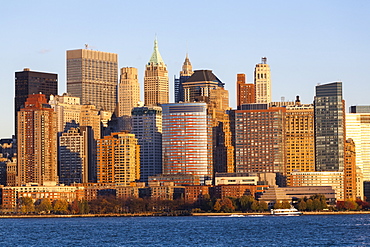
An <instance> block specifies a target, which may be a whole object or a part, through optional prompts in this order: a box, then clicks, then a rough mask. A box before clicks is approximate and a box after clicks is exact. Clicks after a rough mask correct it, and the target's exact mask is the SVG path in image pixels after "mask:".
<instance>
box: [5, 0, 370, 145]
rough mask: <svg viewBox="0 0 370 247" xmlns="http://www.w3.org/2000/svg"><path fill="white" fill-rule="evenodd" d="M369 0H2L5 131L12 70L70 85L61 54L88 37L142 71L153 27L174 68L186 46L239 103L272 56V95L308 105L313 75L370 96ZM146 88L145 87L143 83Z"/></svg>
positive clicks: (356, 101) (351, 95)
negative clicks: (240, 84) (241, 83)
mask: <svg viewBox="0 0 370 247" xmlns="http://www.w3.org/2000/svg"><path fill="white" fill-rule="evenodd" d="M369 13H370V1H366V0H363V1H361V0H358V1H341V0H336V1H334V0H327V1H323V0H321V1H316V0H313V1H290V0H287V1H276V0H275V1H270V0H265V1H241V0H240V1H218V0H213V1H207V0H205V1H194V0H188V1H149V0H148V1H123V0H121V1H119V0H110V1H93V0H92V1H76V0H75V1H68V0H66V1H50V0H49V1H43V0H39V1H23V0H20V1H3V2H2V3H1V7H0V31H1V35H0V41H1V42H0V44H1V46H0V83H1V90H0V103H1V106H2V107H1V108H0V115H1V125H0V138H7V137H11V135H12V134H13V119H14V117H13V102H14V72H16V71H21V70H23V68H30V69H31V70H35V71H43V72H54V73H58V75H59V94H62V93H64V92H65V91H66V81H65V73H66V71H65V64H66V62H65V52H66V50H69V49H80V48H83V47H84V44H89V45H90V47H91V48H92V49H94V50H100V51H106V52H113V53H117V54H118V57H119V67H125V66H132V67H137V68H138V70H139V78H140V83H141V85H142V84H143V74H144V67H145V64H146V63H147V62H148V60H149V58H150V56H151V54H152V50H153V40H154V37H155V35H157V38H158V43H159V50H160V52H161V55H162V57H163V59H164V61H165V63H166V64H167V66H168V71H169V77H170V90H171V96H170V98H171V99H173V76H174V75H177V76H178V74H179V71H180V70H181V66H182V63H183V61H184V59H185V54H186V52H188V53H189V58H190V61H191V63H192V65H193V69H211V70H213V72H214V74H215V75H217V77H219V79H221V80H222V81H223V82H225V83H226V89H228V90H229V93H230V105H231V106H232V107H235V97H236V96H235V81H236V74H237V73H246V75H247V80H248V82H252V81H253V70H254V66H255V64H256V63H259V62H260V59H261V57H263V56H266V57H267V59H268V60H267V62H268V64H270V67H271V73H272V74H271V78H272V84H273V86H272V88H273V92H272V95H273V100H274V101H280V99H281V97H282V96H284V97H285V99H286V100H294V98H295V96H296V95H300V96H301V101H302V102H303V103H311V102H312V100H313V96H314V92H315V86H316V85H317V83H326V82H332V81H338V80H340V81H342V82H343V85H344V98H345V100H346V102H347V103H346V104H347V106H346V108H347V109H348V107H349V106H350V105H364V104H370V98H369V93H370V73H369V72H370V62H369V58H368V56H369V55H370V15H369ZM141 89H142V90H143V87H142V88H141Z"/></svg>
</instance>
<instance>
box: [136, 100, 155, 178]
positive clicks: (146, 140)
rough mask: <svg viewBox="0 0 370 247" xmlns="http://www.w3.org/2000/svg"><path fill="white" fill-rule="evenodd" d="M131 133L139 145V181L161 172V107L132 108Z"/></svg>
mask: <svg viewBox="0 0 370 247" xmlns="http://www.w3.org/2000/svg"><path fill="white" fill-rule="evenodd" d="M132 133H133V134H135V137H136V138H137V139H138V144H139V145H140V181H142V182H148V178H149V176H155V175H159V174H162V108H161V107H160V106H148V107H147V106H144V107H135V108H134V109H133V110H132Z"/></svg>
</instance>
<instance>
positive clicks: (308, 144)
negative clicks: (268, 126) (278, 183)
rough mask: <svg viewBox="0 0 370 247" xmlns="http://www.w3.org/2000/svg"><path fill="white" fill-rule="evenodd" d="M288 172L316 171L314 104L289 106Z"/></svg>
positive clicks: (287, 120) (287, 115) (287, 121)
mask: <svg viewBox="0 0 370 247" xmlns="http://www.w3.org/2000/svg"><path fill="white" fill-rule="evenodd" d="M285 135H286V137H285V138H286V154H287V156H286V174H287V185H288V186H290V175H291V174H292V172H314V171H315V128H314V108H313V105H311V104H307V105H302V104H296V105H295V106H287V107H286V114H285Z"/></svg>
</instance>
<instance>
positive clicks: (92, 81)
mask: <svg viewBox="0 0 370 247" xmlns="http://www.w3.org/2000/svg"><path fill="white" fill-rule="evenodd" d="M117 73H118V56H117V54H114V53H108V52H102V51H93V50H88V49H78V50H69V51H67V92H68V93H69V94H71V95H72V96H75V97H79V98H81V104H92V105H95V106H96V108H97V109H98V110H104V111H108V112H111V113H113V112H114V110H115V109H116V103H117V84H118V75H117Z"/></svg>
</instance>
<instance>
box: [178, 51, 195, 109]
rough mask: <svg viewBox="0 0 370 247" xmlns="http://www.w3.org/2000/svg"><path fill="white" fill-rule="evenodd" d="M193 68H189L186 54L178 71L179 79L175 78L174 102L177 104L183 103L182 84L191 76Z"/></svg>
mask: <svg viewBox="0 0 370 247" xmlns="http://www.w3.org/2000/svg"><path fill="white" fill-rule="evenodd" d="M193 73H194V72H193V67H192V66H191V63H190V60H189V57H188V54H186V58H185V61H184V64H183V65H182V70H181V71H180V77H179V78H176V76H175V102H176V103H179V102H180V101H184V88H183V84H184V82H186V80H187V79H189V78H190V76H191V75H192V74H193Z"/></svg>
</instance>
